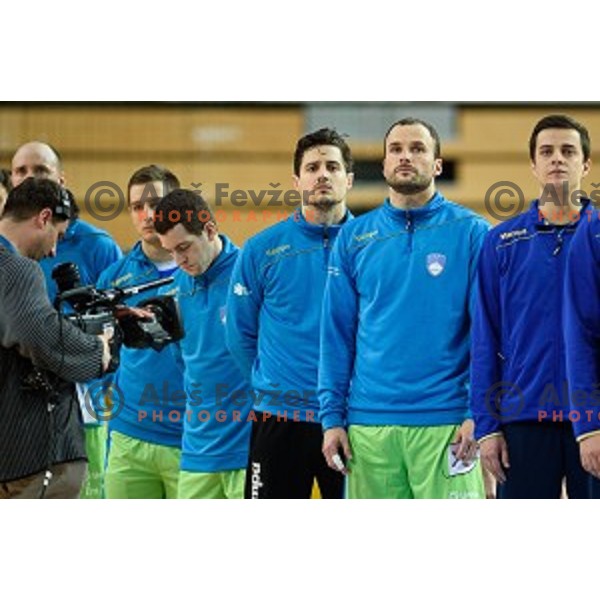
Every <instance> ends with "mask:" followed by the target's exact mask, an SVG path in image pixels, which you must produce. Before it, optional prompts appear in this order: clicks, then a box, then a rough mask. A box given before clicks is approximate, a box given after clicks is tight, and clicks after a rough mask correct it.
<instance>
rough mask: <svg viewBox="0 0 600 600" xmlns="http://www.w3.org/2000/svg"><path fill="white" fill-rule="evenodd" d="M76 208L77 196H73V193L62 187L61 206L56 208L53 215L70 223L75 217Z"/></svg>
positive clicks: (58, 205)
mask: <svg viewBox="0 0 600 600" xmlns="http://www.w3.org/2000/svg"><path fill="white" fill-rule="evenodd" d="M74 207H75V196H73V194H72V192H70V191H69V190H68V189H66V188H64V187H61V188H60V201H59V204H57V205H56V206H55V207H54V209H53V211H52V214H53V215H54V216H55V217H59V218H62V219H65V221H70V220H71V219H72V218H73V216H74Z"/></svg>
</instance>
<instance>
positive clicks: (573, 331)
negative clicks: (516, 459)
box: [564, 192, 600, 499]
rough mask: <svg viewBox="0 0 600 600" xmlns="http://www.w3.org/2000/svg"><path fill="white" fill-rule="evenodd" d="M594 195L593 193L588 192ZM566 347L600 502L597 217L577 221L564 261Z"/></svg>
mask: <svg viewBox="0 0 600 600" xmlns="http://www.w3.org/2000/svg"><path fill="white" fill-rule="evenodd" d="M594 195H596V196H598V192H593V193H592V198H593V197H594ZM565 294H566V295H565V312H564V315H565V316H564V318H565V346H566V354H567V375H568V378H569V387H570V390H571V392H570V411H571V412H570V421H571V422H572V423H573V429H574V430H575V436H576V438H577V441H578V442H579V448H580V454H581V458H582V463H583V467H584V468H585V470H586V471H587V472H589V473H591V474H592V475H593V477H591V478H590V479H591V481H590V484H591V488H592V490H591V496H592V497H593V498H596V499H599V498H600V212H598V211H597V210H590V211H589V213H587V215H585V216H584V217H582V220H581V223H580V224H579V227H578V228H577V233H576V234H575V236H574V238H573V242H572V244H571V252H570V253H569V258H568V260H567V276H566V286H565Z"/></svg>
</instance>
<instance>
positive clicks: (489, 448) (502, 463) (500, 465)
mask: <svg viewBox="0 0 600 600" xmlns="http://www.w3.org/2000/svg"><path fill="white" fill-rule="evenodd" d="M479 445H480V447H481V462H482V463H483V468H484V469H487V471H489V473H490V474H491V475H492V477H494V479H495V480H496V481H497V482H498V483H499V484H501V485H503V484H505V483H506V473H505V469H510V458H509V456H508V445H507V443H506V439H505V438H504V435H497V436H494V437H490V438H488V439H487V440H483V441H482V442H480V444H479Z"/></svg>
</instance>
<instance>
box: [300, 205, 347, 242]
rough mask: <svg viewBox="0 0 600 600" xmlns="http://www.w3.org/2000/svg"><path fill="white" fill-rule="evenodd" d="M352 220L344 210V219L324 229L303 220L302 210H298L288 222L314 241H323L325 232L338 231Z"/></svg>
mask: <svg viewBox="0 0 600 600" xmlns="http://www.w3.org/2000/svg"><path fill="white" fill-rule="evenodd" d="M352 219H354V215H353V214H352V213H351V212H350V211H349V210H346V214H345V216H344V218H343V219H342V220H341V221H340V222H339V223H338V224H337V225H330V226H329V227H325V225H315V224H314V223H309V222H308V221H307V220H306V219H305V218H304V215H303V214H302V209H300V208H299V209H298V210H297V211H296V212H295V213H294V214H293V215H292V216H291V217H290V220H291V221H292V222H293V223H295V224H296V225H297V226H298V227H299V228H300V229H301V230H302V231H303V232H304V233H305V234H306V235H308V236H309V237H313V238H315V239H317V238H318V239H323V234H324V233H325V232H326V231H328V232H331V231H334V232H335V231H339V230H340V229H341V228H342V226H343V225H345V224H346V223H348V222H349V221H352Z"/></svg>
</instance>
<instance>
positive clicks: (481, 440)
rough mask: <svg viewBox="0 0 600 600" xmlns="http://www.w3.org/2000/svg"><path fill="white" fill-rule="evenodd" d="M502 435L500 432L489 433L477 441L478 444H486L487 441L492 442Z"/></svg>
mask: <svg viewBox="0 0 600 600" xmlns="http://www.w3.org/2000/svg"><path fill="white" fill-rule="evenodd" d="M503 435H504V434H503V433H502V432H501V431H497V432H496V433H490V434H489V435H484V436H483V437H482V438H481V439H478V440H477V443H478V444H483V442H487V441H488V440H492V439H494V438H499V437H502V436H503Z"/></svg>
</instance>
